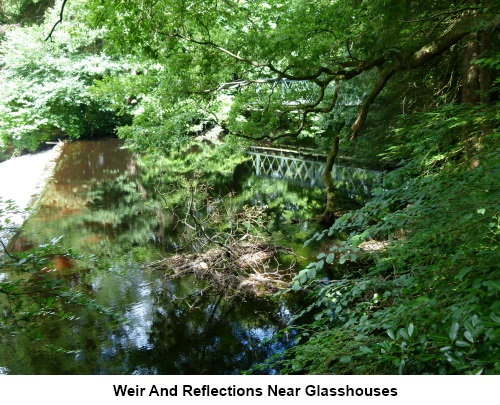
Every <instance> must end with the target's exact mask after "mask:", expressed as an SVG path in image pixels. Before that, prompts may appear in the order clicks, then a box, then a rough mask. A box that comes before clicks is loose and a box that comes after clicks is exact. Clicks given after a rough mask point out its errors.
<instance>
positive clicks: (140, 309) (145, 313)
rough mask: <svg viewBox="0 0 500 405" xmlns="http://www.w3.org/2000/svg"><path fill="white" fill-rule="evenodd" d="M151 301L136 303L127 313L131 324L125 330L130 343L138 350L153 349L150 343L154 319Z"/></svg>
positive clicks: (126, 315)
mask: <svg viewBox="0 0 500 405" xmlns="http://www.w3.org/2000/svg"><path fill="white" fill-rule="evenodd" d="M151 304H152V303H151V300H146V299H144V300H143V301H140V302H136V303H134V304H133V305H132V306H131V307H130V308H129V310H128V311H127V312H126V313H125V317H126V318H127V319H128V320H129V322H130V323H129V324H128V325H127V327H126V328H125V331H126V332H128V333H127V337H128V340H129V342H132V343H133V344H134V346H136V347H137V348H145V349H148V348H151V345H150V344H149V343H148V337H149V332H150V330H151V324H152V323H153V317H152V313H151Z"/></svg>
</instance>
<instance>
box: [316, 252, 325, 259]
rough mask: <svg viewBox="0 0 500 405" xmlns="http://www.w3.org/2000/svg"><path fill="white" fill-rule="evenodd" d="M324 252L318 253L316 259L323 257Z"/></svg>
mask: <svg viewBox="0 0 500 405" xmlns="http://www.w3.org/2000/svg"><path fill="white" fill-rule="evenodd" d="M325 256H326V254H325V253H323V252H321V253H320V254H318V256H316V258H317V259H323V257H325Z"/></svg>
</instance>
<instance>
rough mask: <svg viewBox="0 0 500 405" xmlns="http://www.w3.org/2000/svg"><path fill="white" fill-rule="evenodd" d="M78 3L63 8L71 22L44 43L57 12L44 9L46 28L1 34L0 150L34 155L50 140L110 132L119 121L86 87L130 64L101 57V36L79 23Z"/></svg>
mask: <svg viewBox="0 0 500 405" xmlns="http://www.w3.org/2000/svg"><path fill="white" fill-rule="evenodd" d="M81 5H82V4H81V3H79V2H76V3H75V2H73V3H72V7H68V8H67V9H66V18H67V19H68V20H69V21H70V24H68V25H59V27H58V29H57V30H56V32H54V33H53V34H52V35H51V37H50V40H45V39H46V37H47V33H49V32H50V28H49V27H52V26H53V24H54V23H53V21H55V20H56V19H55V18H53V16H55V15H57V13H58V11H59V10H58V8H54V9H51V10H49V12H48V14H47V23H46V24H42V25H32V26H29V27H19V26H18V27H11V29H9V30H8V31H7V32H6V34H5V38H4V40H3V42H2V43H1V48H2V53H1V54H0V64H1V66H2V68H1V70H0V83H1V86H2V97H1V99H0V147H2V148H7V147H8V146H11V145H12V146H14V147H15V148H16V149H17V150H19V151H22V150H31V151H33V150H36V149H37V148H38V146H39V145H40V144H41V143H43V142H45V141H47V140H49V139H54V138H55V139H57V138H61V137H67V136H69V137H70V138H78V137H80V136H83V135H86V136H89V137H90V136H93V135H96V134H101V133H111V132H112V131H113V130H114V127H115V126H116V125H117V124H118V122H119V121H120V118H117V117H116V115H115V113H114V111H112V110H111V109H110V108H109V106H107V105H106V103H105V102H104V101H103V100H98V99H97V97H96V96H95V95H94V94H92V93H91V92H90V88H91V86H92V84H93V81H94V80H95V79H97V78H100V77H103V76H104V75H106V76H112V75H116V74H117V73H119V72H122V71H123V70H124V69H127V68H129V66H127V64H126V63H124V61H123V60H118V59H116V58H115V59H113V58H111V57H109V56H107V55H104V54H102V52H101V45H100V40H101V36H102V32H101V31H100V30H89V29H88V27H87V26H85V25H84V24H83V23H82V8H81ZM122 122H124V121H123V120H122Z"/></svg>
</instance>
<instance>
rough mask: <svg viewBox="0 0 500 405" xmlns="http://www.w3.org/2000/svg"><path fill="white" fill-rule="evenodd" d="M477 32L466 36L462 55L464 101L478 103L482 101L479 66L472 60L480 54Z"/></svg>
mask: <svg viewBox="0 0 500 405" xmlns="http://www.w3.org/2000/svg"><path fill="white" fill-rule="evenodd" d="M477 37H478V35H477V34H470V35H468V36H467V37H466V38H465V43H464V48H463V49H464V50H463V55H462V102H463V103H466V104H476V103H478V102H479V101H480V97H479V93H478V90H479V88H480V86H479V66H478V65H475V64H473V63H472V62H473V61H474V60H475V59H477V55H478V54H479V42H478V38H477Z"/></svg>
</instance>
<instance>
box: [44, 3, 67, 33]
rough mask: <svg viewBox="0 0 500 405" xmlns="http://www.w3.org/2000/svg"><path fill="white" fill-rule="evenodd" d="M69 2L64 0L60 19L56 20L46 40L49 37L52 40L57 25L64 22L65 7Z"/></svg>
mask: <svg viewBox="0 0 500 405" xmlns="http://www.w3.org/2000/svg"><path fill="white" fill-rule="evenodd" d="M67 2H68V0H64V1H63V3H62V5H61V11H60V13H59V20H58V21H56V23H55V24H54V25H53V26H52V29H51V30H50V33H49V35H47V38H45V41H48V40H49V39H50V40H51V41H52V34H53V33H54V30H55V29H56V27H57V26H58V25H59V24H60V23H62V21H63V17H64V7H65V6H66V3H67Z"/></svg>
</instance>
